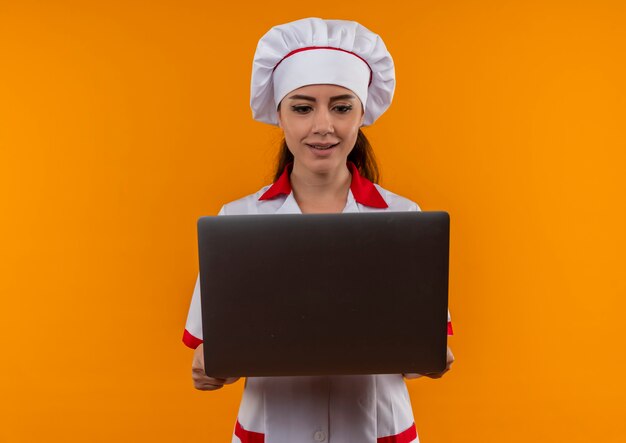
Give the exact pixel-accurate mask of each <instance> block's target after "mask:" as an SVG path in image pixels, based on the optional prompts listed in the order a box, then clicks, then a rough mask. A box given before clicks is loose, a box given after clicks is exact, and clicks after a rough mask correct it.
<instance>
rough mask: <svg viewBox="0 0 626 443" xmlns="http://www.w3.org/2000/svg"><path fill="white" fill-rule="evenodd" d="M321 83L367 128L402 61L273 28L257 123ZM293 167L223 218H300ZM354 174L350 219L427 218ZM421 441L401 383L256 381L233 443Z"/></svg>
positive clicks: (340, 32) (394, 378) (196, 326)
mask: <svg viewBox="0 0 626 443" xmlns="http://www.w3.org/2000/svg"><path fill="white" fill-rule="evenodd" d="M321 83H325V84H337V85H339V86H343V87H346V88H348V89H350V90H352V91H353V92H354V93H355V94H356V95H357V96H358V97H359V98H360V99H361V103H363V104H364V106H365V120H364V125H368V124H371V123H373V121H374V120H376V119H377V118H378V117H379V116H380V115H381V114H382V113H383V112H384V111H385V110H386V109H387V107H388V106H389V104H390V103H391V98H392V96H393V91H394V88H395V75H394V68H393V61H392V60H391V56H390V55H389V53H388V52H387V50H386V48H385V46H384V43H383V42H382V40H381V39H380V37H379V36H377V35H376V34H374V33H372V32H371V31H369V30H367V29H366V28H364V27H363V26H361V25H359V24H358V23H355V22H348V21H342V20H322V19H318V18H309V19H303V20H298V21H296V22H292V23H287V24H285V25H280V26H277V27H274V28H272V29H271V30H270V31H269V32H268V33H267V34H266V35H265V36H263V38H262V39H261V40H260V41H259V45H258V47H257V52H256V54H255V58H254V64H253V74H252V88H251V92H252V94H251V107H252V110H253V116H254V118H255V119H257V120H259V121H262V122H265V123H269V124H274V125H276V124H277V123H278V120H277V116H276V109H277V106H278V104H279V103H280V100H282V98H283V97H284V96H285V95H286V94H287V93H289V92H291V91H293V90H294V89H297V88H299V87H302V86H305V85H308V84H321ZM368 95H369V101H368ZM291 166H292V165H291V164H288V165H287V166H286V167H285V169H284V171H283V173H282V175H281V176H280V178H279V179H278V180H276V182H275V183H274V184H272V185H268V186H265V187H263V188H261V189H260V190H259V191H257V192H256V193H254V194H251V195H248V196H246V197H244V198H242V199H239V200H236V201H233V202H231V203H228V204H226V205H224V206H223V207H222V209H221V210H220V212H219V215H224V216H228V215H244V214H300V213H301V211H300V208H299V206H298V203H297V202H296V200H295V198H294V195H293V192H292V189H291V184H290V181H289V173H290V170H291ZM347 167H348V169H349V170H350V173H351V175H352V179H351V184H350V189H349V192H348V197H347V200H346V204H345V207H344V209H343V212H344V213H351V212H383V211H419V210H420V209H419V207H418V205H417V204H416V203H414V202H412V201H410V200H408V199H406V198H404V197H401V196H399V195H397V194H394V193H393V192H390V191H388V190H386V189H384V188H382V187H381V186H379V185H378V184H374V183H372V182H370V181H369V180H368V179H366V178H365V177H362V176H361V175H360V174H359V170H358V168H357V167H356V166H355V165H354V164H353V163H351V162H348V164H347ZM285 260H289V257H285ZM448 334H452V326H451V323H450V316H449V314H448ZM183 342H184V343H185V344H186V345H187V346H189V347H191V348H194V349H195V348H196V347H197V346H198V345H200V343H202V316H201V309H200V282H199V278H198V280H197V281H196V285H195V289H194V292H193V296H192V300H191V307H190V309H189V314H188V318H187V324H186V328H185V332H184V335H183ZM418 441H419V440H418V437H417V431H416V427H415V423H414V419H413V412H412V409H411V402H410V399H409V395H408V391H407V388H406V385H405V383H404V379H403V376H402V374H383V375H342V376H311V377H308V376H299V377H249V378H248V379H247V380H246V384H245V388H244V392H243V398H242V400H241V404H240V408H239V413H238V417H237V422H236V424H235V429H234V433H233V438H232V442H233V443H262V442H265V443H309V442H310V443H319V442H329V443H409V442H418Z"/></svg>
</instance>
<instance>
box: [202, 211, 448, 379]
mask: <svg viewBox="0 0 626 443" xmlns="http://www.w3.org/2000/svg"><path fill="white" fill-rule="evenodd" d="M198 242H199V258H200V285H201V295H202V298H201V303H202V326H203V336H204V353H205V369H206V373H207V374H208V375H210V376H213V377H232V376H279V375H323V374H384V373H408V372H411V373H429V372H440V371H442V370H443V369H444V368H445V366H446V344H447V319H448V317H447V308H448V255H449V216H448V214H447V213H445V212H379V213H360V214H352V213H351V214H280V215H238V216H222V217H202V218H200V219H199V220H198Z"/></svg>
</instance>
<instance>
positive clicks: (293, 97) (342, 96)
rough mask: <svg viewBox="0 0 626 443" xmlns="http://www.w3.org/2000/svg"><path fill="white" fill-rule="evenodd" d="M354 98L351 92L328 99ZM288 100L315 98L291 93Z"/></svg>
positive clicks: (311, 100) (313, 100)
mask: <svg viewBox="0 0 626 443" xmlns="http://www.w3.org/2000/svg"><path fill="white" fill-rule="evenodd" d="M353 98H356V97H355V96H354V95H352V94H343V95H336V96H334V97H331V98H330V101H331V102H333V101H336V100H349V99H353ZM289 99H290V100H308V101H310V102H316V101H317V100H316V99H315V97H311V96H310V95H302V94H295V95H292V96H291V97H289Z"/></svg>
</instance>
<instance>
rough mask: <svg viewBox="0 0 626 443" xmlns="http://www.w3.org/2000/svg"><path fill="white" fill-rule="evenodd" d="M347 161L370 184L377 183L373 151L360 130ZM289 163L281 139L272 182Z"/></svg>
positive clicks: (287, 153) (289, 159)
mask: <svg viewBox="0 0 626 443" xmlns="http://www.w3.org/2000/svg"><path fill="white" fill-rule="evenodd" d="M348 161H349V162H352V163H354V164H355V166H356V167H357V169H358V170H359V174H361V176H362V177H365V178H366V179H368V180H369V181H371V182H372V183H378V180H379V179H380V173H379V172H378V164H377V163H376V157H375V156H374V150H373V149H372V145H370V142H369V140H368V139H367V137H366V136H365V134H364V133H363V131H361V130H360V129H359V134H358V135H357V137H356V143H355V144H354V148H353V149H352V151H351V152H350V154H349V155H348ZM291 162H293V154H292V153H291V152H290V151H289V148H288V147H287V142H286V141H285V139H284V138H283V140H282V141H281V143H280V150H279V152H278V157H277V159H276V172H275V173H274V181H276V180H278V178H279V177H280V176H281V175H282V173H283V171H284V170H285V166H287V164H288V163H291Z"/></svg>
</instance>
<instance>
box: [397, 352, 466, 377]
mask: <svg viewBox="0 0 626 443" xmlns="http://www.w3.org/2000/svg"><path fill="white" fill-rule="evenodd" d="M446 363H447V364H446V369H444V370H443V371H442V372H432V373H430V374H402V375H404V378H419V377H421V376H422V375H425V376H426V377H429V378H441V377H442V376H443V374H445V373H446V372H448V371H449V370H450V366H451V365H452V363H454V354H453V353H452V351H451V350H450V347H449V346H448V352H447V356H446Z"/></svg>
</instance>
